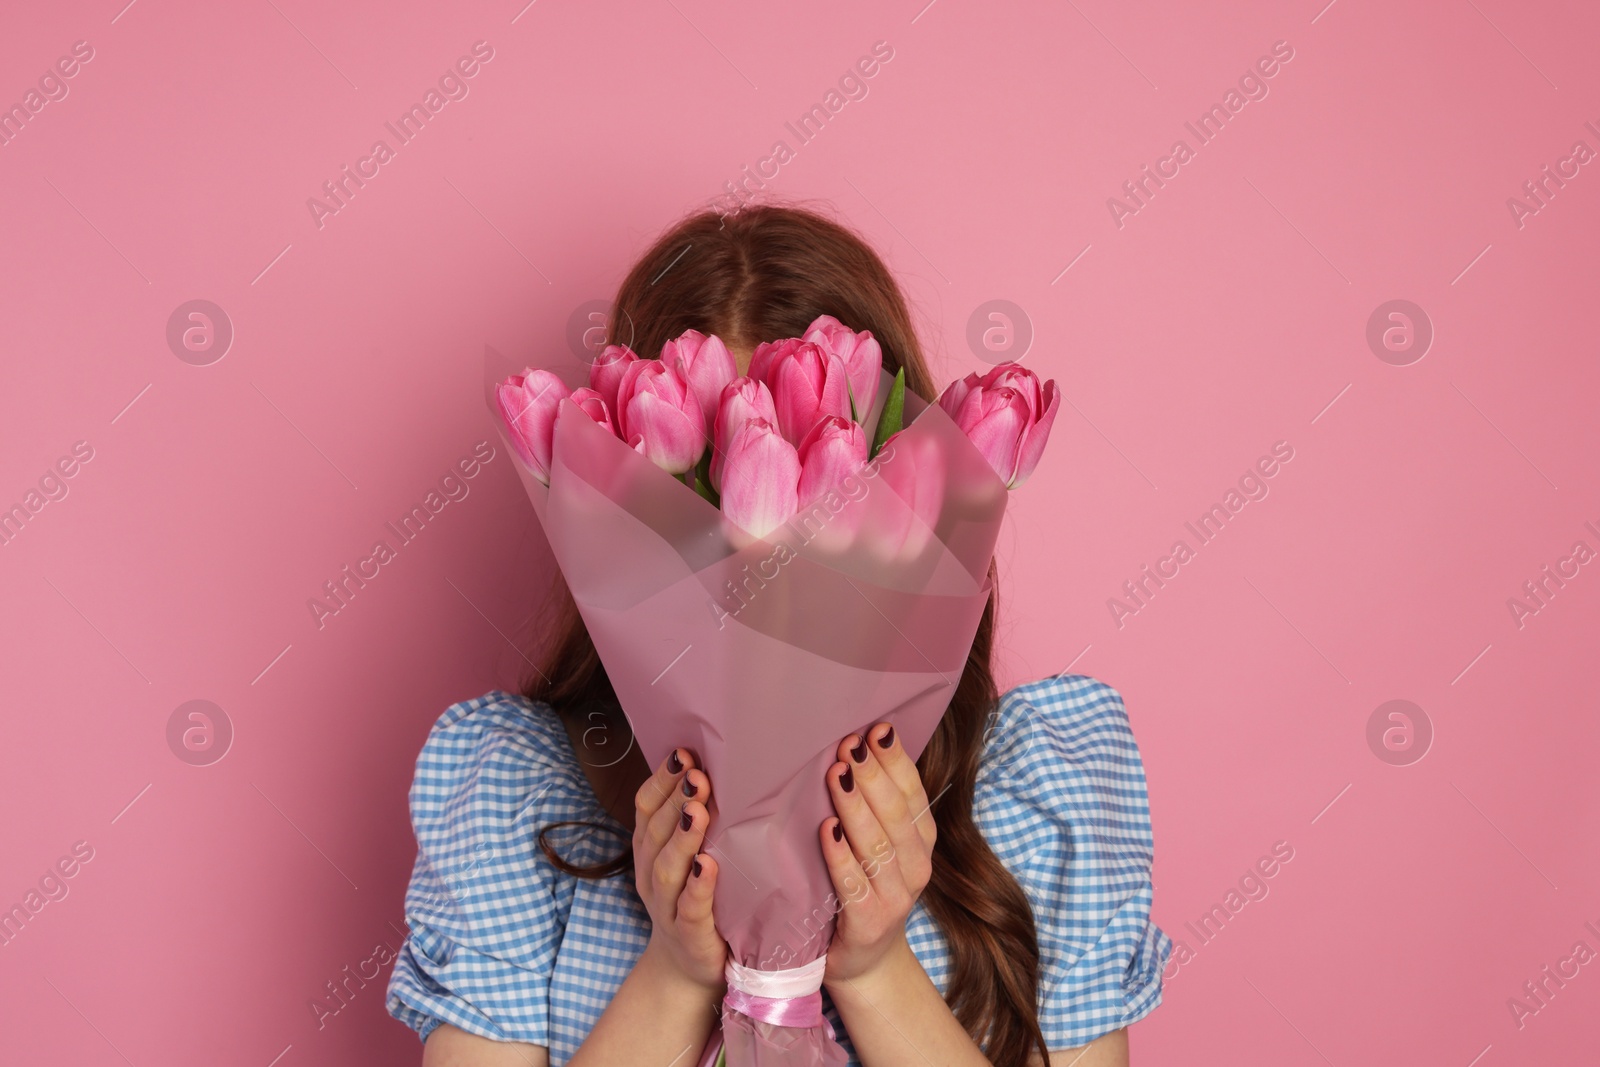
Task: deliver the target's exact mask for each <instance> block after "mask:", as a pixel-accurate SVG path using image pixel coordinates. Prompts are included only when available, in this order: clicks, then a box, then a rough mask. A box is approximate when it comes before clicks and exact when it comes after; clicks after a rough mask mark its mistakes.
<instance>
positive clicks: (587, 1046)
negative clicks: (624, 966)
mask: <svg viewBox="0 0 1600 1067" xmlns="http://www.w3.org/2000/svg"><path fill="white" fill-rule="evenodd" d="M651 946H652V947H650V948H646V949H645V950H644V953H643V954H642V955H641V956H640V957H639V962H638V963H637V964H635V965H634V968H633V970H632V971H631V972H630V973H629V974H628V977H627V978H626V979H624V980H623V983H622V986H621V988H619V989H618V990H617V995H616V996H614V997H612V998H611V1004H610V1005H609V1006H608V1007H607V1008H606V1010H605V1012H604V1013H603V1014H602V1015H601V1016H600V1021H599V1022H597V1023H596V1024H595V1027H594V1030H592V1031H591V1032H590V1034H589V1036H588V1038H586V1039H585V1040H584V1042H583V1044H582V1045H581V1046H580V1047H579V1049H578V1052H577V1054H576V1055H574V1056H573V1057H572V1059H571V1060H570V1061H569V1062H570V1063H571V1065H572V1067H622V1065H626V1067H636V1065H637V1064H641V1063H659V1064H666V1063H674V1062H676V1063H680V1064H682V1063H694V1062H695V1059H696V1057H697V1056H698V1055H699V1054H700V1050H701V1049H702V1048H704V1047H705V1043H706V1040H707V1038H709V1037H710V1036H711V1030H712V1028H713V1027H714V1026H715V1025H716V1019H717V1016H716V1011H717V1007H718V1005H719V1004H720V1003H721V1001H722V990H721V989H716V990H713V989H708V988H707V987H705V986H702V985H698V984H696V983H694V982H692V981H690V980H689V979H687V978H686V977H684V976H683V974H682V973H681V972H679V971H677V970H676V969H675V968H673V967H672V966H671V964H670V963H669V962H668V961H667V960H666V958H665V957H664V956H663V955H662V954H660V953H659V952H657V951H655V950H654V942H652V943H651Z"/></svg>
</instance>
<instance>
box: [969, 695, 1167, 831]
mask: <svg viewBox="0 0 1600 1067" xmlns="http://www.w3.org/2000/svg"><path fill="white" fill-rule="evenodd" d="M978 782H979V785H980V790H982V791H985V792H992V793H995V794H997V795H999V796H1003V797H1006V798H1009V799H1010V800H1011V801H1013V802H1021V803H1025V804H1028V805H1031V806H1034V807H1037V808H1039V809H1040V810H1041V811H1044V812H1049V813H1054V814H1057V815H1060V814H1064V813H1067V812H1072V811H1080V812H1081V811H1083V810H1084V809H1086V808H1087V809H1090V810H1095V811H1098V812H1100V813H1101V814H1102V815H1103V816H1104V817H1106V818H1109V819H1111V820H1112V821H1116V822H1121V823H1124V824H1126V826H1127V827H1128V828H1130V829H1133V830H1138V829H1140V828H1142V829H1143V830H1144V831H1145V832H1146V836H1148V829H1149V800H1148V793H1147V791H1146V785H1145V777H1144V762H1143V761H1142V760H1141V759H1140V756H1139V746H1138V743H1137V742H1136V741H1135V740H1134V736H1133V727H1132V725H1131V724H1130V723H1129V721H1128V712H1127V708H1126V707H1125V706H1124V704H1123V701H1122V694H1121V693H1119V692H1117V690H1116V689H1114V688H1112V687H1111V686H1109V685H1107V684H1106V683H1105V682H1102V681H1099V680H1098V679H1095V678H1091V677H1089V676H1088V675H1083V674H1069V675H1061V676H1058V677H1055V678H1046V679H1043V680H1041V681H1037V682H1030V683H1028V684H1026V685H1020V686H1017V687H1016V688H1014V689H1011V690H1009V691H1007V692H1006V693H1004V694H1003V695H1002V696H1001V697H1000V700H999V703H998V704H997V706H996V707H995V710H994V712H993V714H992V715H991V717H990V721H989V729H988V732H987V733H986V735H985V738H984V750H983V754H982V756H981V757H980V759H979V764H978ZM984 786H987V787H988V788H987V790H983V787H984Z"/></svg>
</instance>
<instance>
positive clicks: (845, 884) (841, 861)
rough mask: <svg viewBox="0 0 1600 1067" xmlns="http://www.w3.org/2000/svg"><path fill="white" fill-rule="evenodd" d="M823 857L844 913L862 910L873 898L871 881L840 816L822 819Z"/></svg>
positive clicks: (841, 910) (840, 907) (854, 912)
mask: <svg viewBox="0 0 1600 1067" xmlns="http://www.w3.org/2000/svg"><path fill="white" fill-rule="evenodd" d="M820 833H821V838H822V858H823V859H824V860H825V861H827V864H828V877H829V878H831V879H832V880H833V892H834V895H835V896H837V897H838V898H839V909H840V912H841V916H842V914H843V913H850V914H856V913H859V911H860V910H861V908H862V906H863V905H864V904H865V903H866V902H867V901H868V900H869V899H871V896H872V882H871V880H870V879H869V878H868V877H867V873H866V872H865V871H863V870H862V869H861V863H860V861H858V860H857V859H856V854H855V852H853V851H852V850H851V848H850V842H849V840H848V839H847V838H846V837H845V833H844V827H843V825H842V824H841V823H840V821H839V819H838V817H837V816H835V817H833V818H831V819H823V820H822V828H821V831H820Z"/></svg>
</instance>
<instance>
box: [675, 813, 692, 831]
mask: <svg viewBox="0 0 1600 1067" xmlns="http://www.w3.org/2000/svg"><path fill="white" fill-rule="evenodd" d="M678 825H679V826H681V827H683V828H684V829H685V830H687V829H688V828H689V827H691V826H693V825H694V816H693V815H690V814H689V809H688V808H685V809H683V818H681V819H679V820H678Z"/></svg>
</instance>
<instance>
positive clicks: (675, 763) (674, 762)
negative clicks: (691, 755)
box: [667, 749, 683, 774]
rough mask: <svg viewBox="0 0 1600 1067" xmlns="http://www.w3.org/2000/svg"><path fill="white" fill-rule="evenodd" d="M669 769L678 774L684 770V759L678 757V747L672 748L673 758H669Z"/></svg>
mask: <svg viewBox="0 0 1600 1067" xmlns="http://www.w3.org/2000/svg"><path fill="white" fill-rule="evenodd" d="M667 770H669V771H671V772H672V773H673V774H677V773H678V772H679V771H681V770H683V760H681V759H679V758H678V750H677V749H673V750H672V758H671V759H669V760H667Z"/></svg>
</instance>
